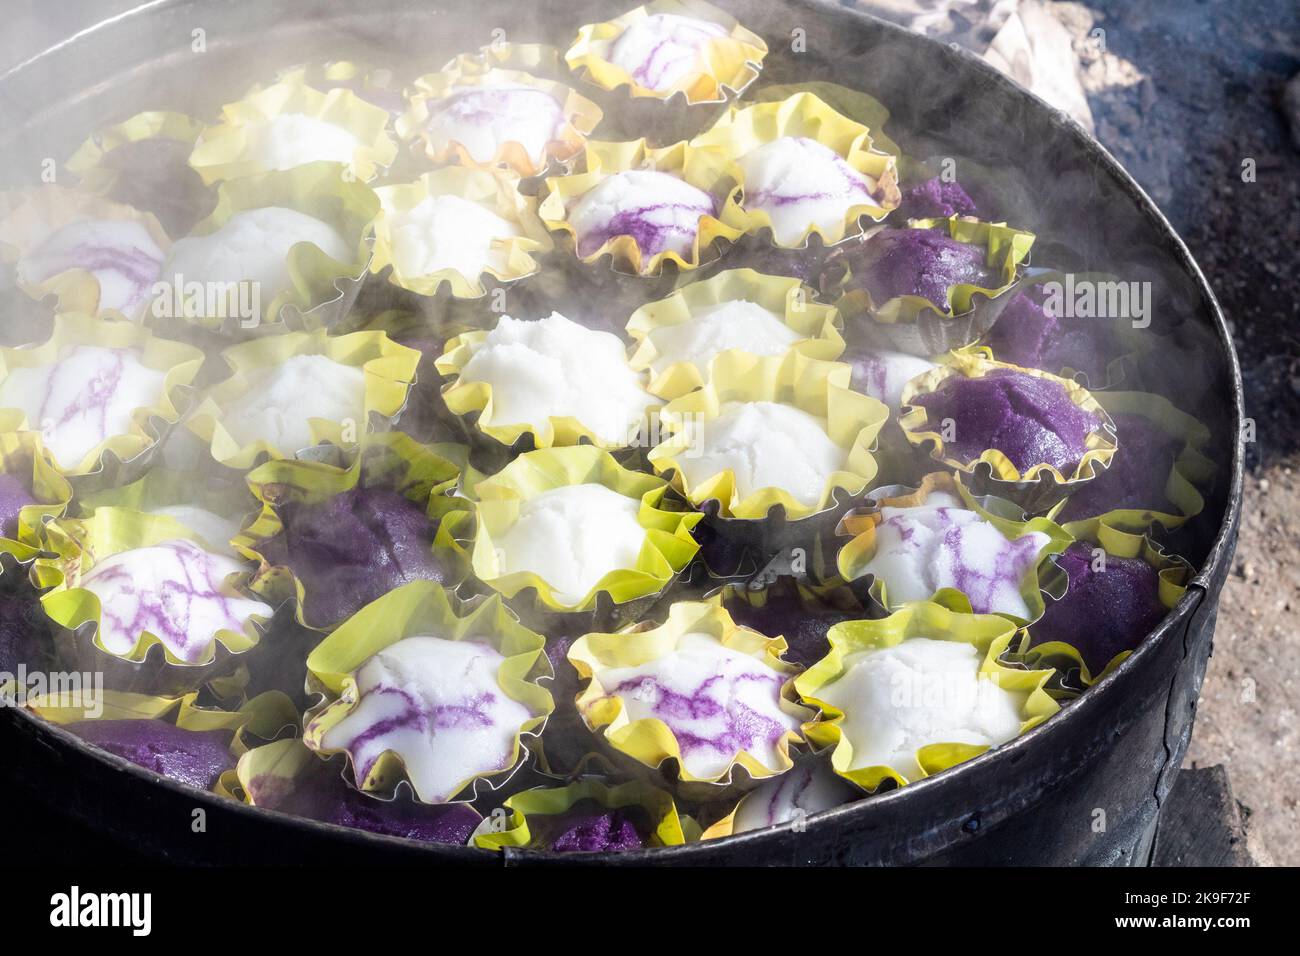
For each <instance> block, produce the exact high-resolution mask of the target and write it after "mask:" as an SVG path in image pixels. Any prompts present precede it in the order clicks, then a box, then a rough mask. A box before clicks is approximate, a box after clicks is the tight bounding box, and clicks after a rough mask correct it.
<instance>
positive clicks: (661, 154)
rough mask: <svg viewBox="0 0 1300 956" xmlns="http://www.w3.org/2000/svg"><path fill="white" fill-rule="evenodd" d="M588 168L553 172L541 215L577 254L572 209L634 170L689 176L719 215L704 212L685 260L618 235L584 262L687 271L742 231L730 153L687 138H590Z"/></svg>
mask: <svg viewBox="0 0 1300 956" xmlns="http://www.w3.org/2000/svg"><path fill="white" fill-rule="evenodd" d="M581 168H582V169H583V171H582V172H578V173H571V174H569V175H565V176H550V177H548V178H547V180H546V188H545V191H544V193H543V198H542V203H541V205H540V206H539V207H538V209H537V212H538V215H540V216H541V217H542V221H543V222H544V223H546V226H547V228H549V229H553V230H556V231H559V232H563V233H566V234H567V235H568V237H569V239H568V242H569V245H570V248H571V249H572V251H573V253H574V255H575V256H576V255H578V253H577V239H578V237H577V232H576V231H575V230H574V228H573V226H572V225H570V223H569V213H570V212H571V211H572V209H573V206H574V204H575V203H576V202H577V201H578V200H579V199H581V198H582V197H583V196H584V195H586V194H587V193H588V192H590V191H591V190H592V189H594V188H596V186H597V185H599V184H600V182H601V180H603V179H606V178H608V177H609V176H613V175H616V174H618V173H621V172H626V171H628V170H633V169H642V170H654V171H656V172H661V173H669V174H672V175H674V176H677V177H678V178H679V179H682V180H684V181H685V182H687V183H689V184H690V185H692V186H694V187H695V188H696V189H699V190H702V191H703V192H706V193H708V194H709V195H710V196H712V197H713V202H714V208H715V209H717V210H718V212H717V214H715V215H712V216H701V217H700V219H699V227H698V229H697V231H696V234H695V242H694V243H693V244H692V246H691V251H690V254H689V255H688V256H686V257H685V258H683V257H682V256H681V255H679V254H678V253H676V252H674V251H673V250H671V249H670V250H667V251H665V252H658V253H655V254H654V255H652V256H649V257H647V256H645V255H644V254H643V253H642V251H641V247H640V246H639V245H638V244H637V241H636V239H635V238H634V237H632V236H630V235H621V236H614V237H613V238H612V239H609V240H606V241H605V242H604V243H603V244H602V245H601V246H600V248H599V249H597V250H596V251H595V252H592V253H591V254H589V255H585V256H578V259H579V260H580V261H582V262H584V263H587V264H591V263H594V262H599V261H600V260H601V259H602V258H603V257H605V256H609V257H610V265H611V267H612V268H613V269H615V270H616V271H619V272H623V273H631V274H633V275H638V276H654V277H657V276H659V275H660V273H661V272H662V271H663V267H664V264H665V263H672V264H673V266H675V271H678V272H685V271H688V270H692V269H696V268H698V267H699V266H700V265H702V264H704V263H706V262H711V261H712V260H713V259H715V258H717V257H718V255H719V254H720V253H719V252H718V251H717V249H716V248H715V243H717V242H718V241H719V240H722V241H726V242H734V241H735V240H736V239H738V238H739V237H740V236H741V235H742V231H741V230H740V229H737V228H736V227H734V226H729V225H727V222H728V221H729V220H734V218H735V215H736V214H735V212H733V211H732V210H733V209H734V208H738V207H736V199H737V196H738V195H739V192H740V186H739V184H738V183H737V182H736V179H735V174H734V171H733V170H732V169H731V163H730V162H729V161H728V160H727V158H726V157H724V156H722V155H721V154H719V153H715V152H712V151H709V150H698V149H694V148H692V147H691V146H690V145H688V144H687V143H685V142H677V143H674V144H672V145H671V146H664V147H662V148H659V149H656V148H654V147H651V146H649V145H647V143H646V141H645V140H644V139H638V140H633V141H629V142H598V141H596V140H588V141H587V146H586V149H585V150H584V152H583V163H582V164H581Z"/></svg>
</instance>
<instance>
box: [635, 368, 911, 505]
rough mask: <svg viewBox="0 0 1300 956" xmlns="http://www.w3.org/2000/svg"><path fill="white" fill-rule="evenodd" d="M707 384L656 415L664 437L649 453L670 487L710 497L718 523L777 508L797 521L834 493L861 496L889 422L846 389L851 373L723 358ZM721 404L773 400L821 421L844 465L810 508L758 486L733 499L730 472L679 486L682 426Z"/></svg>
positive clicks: (696, 500)
mask: <svg viewBox="0 0 1300 956" xmlns="http://www.w3.org/2000/svg"><path fill="white" fill-rule="evenodd" d="M709 372H710V374H709V384H708V385H706V386H705V387H704V388H701V389H698V390H697V391H694V392H692V393H690V394H689V395H683V396H682V397H681V398H677V399H674V400H673V401H672V402H670V403H669V404H668V405H666V406H665V407H664V408H663V410H662V411H661V412H660V413H659V417H660V421H661V422H662V425H663V429H664V430H665V431H666V432H667V433H669V434H670V435H671V437H670V438H668V439H667V440H665V441H664V442H663V443H662V444H660V445H659V446H658V447H656V448H655V449H654V450H653V451H651V452H650V454H649V460H650V464H651V465H652V466H653V467H654V469H655V471H656V472H660V473H664V472H669V471H672V473H673V474H672V483H673V487H674V488H676V489H677V490H678V491H680V492H681V493H682V494H683V495H685V496H686V498H687V499H688V500H689V501H690V502H691V503H692V504H694V505H697V506H698V505H700V504H702V503H703V502H705V501H708V500H710V499H714V500H716V501H718V502H719V504H720V509H719V513H720V514H721V515H722V516H724V517H734V518H742V519H762V518H765V517H766V516H767V514H768V512H769V511H770V510H771V509H772V508H774V507H776V506H777V505H781V506H782V507H784V509H785V512H786V514H787V515H788V516H789V517H790V518H791V519H798V518H805V517H808V516H810V515H813V514H816V513H818V512H820V511H823V510H825V509H826V508H827V507H829V506H830V505H831V504H832V493H833V492H834V490H835V489H836V488H842V489H844V491H846V492H848V493H849V494H850V495H856V494H858V493H860V492H861V491H863V490H864V489H865V488H866V487H867V486H868V485H869V484H870V482H871V479H872V478H874V477H875V475H876V460H875V458H874V456H873V455H872V451H871V449H872V447H873V445H874V443H875V440H876V436H877V435H878V434H879V433H880V429H881V427H882V426H884V424H885V422H886V421H887V420H888V419H889V409H888V408H887V407H886V406H885V405H884V404H883V403H881V402H878V401H876V400H875V399H874V398H871V397H869V396H867V395H863V394H862V393H861V392H855V391H853V390H852V389H851V388H849V381H850V378H851V376H852V369H851V368H850V367H849V366H848V365H845V364H843V363H840V362H822V361H818V360H817V359H810V358H808V357H807V356H805V355H802V354H800V353H798V352H790V353H787V354H786V355H785V356H765V357H760V356H754V355H747V354H746V353H744V352H737V351H731V352H723V353H722V354H720V355H718V356H717V357H715V358H714V360H713V362H712V363H711V364H710V369H709ZM726 402H779V403H781V404H783V405H790V406H793V407H795V408H798V409H799V410H801V411H804V412H807V413H808V414H810V415H815V416H817V417H819V418H824V419H826V428H827V434H828V435H829V436H830V439H831V441H833V442H834V443H835V444H836V445H838V446H839V447H840V448H842V449H844V451H845V453H846V455H847V460H846V462H845V467H844V468H843V469H841V470H840V471H836V472H833V473H832V474H831V475H830V476H829V477H828V478H827V480H826V486H825V487H824V488H823V489H822V493H821V496H820V497H819V498H818V500H817V503H816V504H814V505H812V506H809V505H806V504H804V503H803V502H801V501H797V500H796V499H795V498H794V496H793V495H791V494H790V493H789V492H788V491H786V490H785V489H783V488H760V489H757V490H755V491H754V492H752V493H751V494H750V495H748V496H747V497H745V498H740V496H739V494H738V493H737V491H736V487H735V473H734V472H733V471H732V470H731V469H729V468H728V469H726V470H725V471H722V472H720V473H718V474H717V475H714V476H712V477H711V478H709V479H707V480H706V481H704V482H702V483H701V484H698V485H696V486H694V487H691V486H689V485H688V484H687V483H686V480H685V477H684V476H683V474H682V471H681V468H680V467H679V466H678V459H680V458H683V457H685V456H688V455H689V454H690V453H691V448H692V442H693V440H694V434H693V433H694V431H695V429H693V428H692V427H691V426H690V422H691V421H692V420H693V419H695V418H696V417H697V416H698V417H701V418H702V419H703V420H704V421H710V420H712V419H715V418H717V417H718V414H719V410H720V409H721V407H722V405H723V404H724V403H726Z"/></svg>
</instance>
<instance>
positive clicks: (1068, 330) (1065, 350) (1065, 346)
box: [980, 284, 1122, 388]
mask: <svg viewBox="0 0 1300 956" xmlns="http://www.w3.org/2000/svg"><path fill="white" fill-rule="evenodd" d="M1059 311H1061V310H1060V309H1055V308H1054V307H1053V306H1052V304H1051V300H1049V298H1048V295H1047V292H1046V290H1045V289H1044V288H1043V286H1042V284H1035V285H1030V286H1027V287H1026V288H1025V289H1023V290H1022V291H1020V292H1017V293H1016V294H1015V297H1014V298H1012V299H1011V300H1010V301H1009V302H1008V303H1007V304H1006V306H1005V307H1004V308H1003V309H1002V311H1001V312H1000V313H999V314H998V319H997V321H996V322H995V323H994V324H993V328H991V329H989V331H988V332H986V333H985V335H984V337H983V338H982V339H981V340H980V344H981V345H983V346H985V347H987V348H988V349H990V350H991V351H992V352H993V357H994V358H995V359H997V360H998V361H1000V362H1009V363H1011V364H1013V365H1021V366H1024V367H1026V368H1037V369H1042V370H1043V371H1045V372H1051V373H1052V374H1062V375H1065V374H1067V373H1069V374H1073V373H1082V374H1083V375H1085V376H1086V377H1087V381H1088V383H1089V385H1090V386H1091V387H1093V388H1100V387H1103V386H1105V385H1107V384H1108V383H1109V382H1110V380H1111V374H1110V370H1109V368H1108V366H1109V365H1110V363H1111V362H1112V361H1113V360H1114V359H1116V358H1118V357H1119V356H1120V351H1121V349H1122V346H1121V344H1120V342H1119V339H1118V334H1117V327H1116V325H1115V322H1114V320H1112V319H1105V318H1096V317H1089V318H1070V317H1068V316H1065V315H1058V314H1056V312H1059Z"/></svg>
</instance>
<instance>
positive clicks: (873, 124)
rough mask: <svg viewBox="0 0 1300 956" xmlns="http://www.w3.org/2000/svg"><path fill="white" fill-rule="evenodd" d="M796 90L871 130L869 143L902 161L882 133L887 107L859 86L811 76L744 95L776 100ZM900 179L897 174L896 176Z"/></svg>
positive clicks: (757, 99)
mask: <svg viewBox="0 0 1300 956" xmlns="http://www.w3.org/2000/svg"><path fill="white" fill-rule="evenodd" d="M800 93H811V94H812V95H813V96H815V97H817V98H818V99H819V100H821V101H822V102H823V103H825V104H826V105H827V106H829V107H830V108H831V109H832V110H834V111H835V112H836V113H838V114H839V115H841V116H844V117H847V118H848V119H849V120H851V121H852V122H854V123H859V124H861V125H862V126H865V127H866V128H867V129H869V130H871V140H872V144H873V146H874V147H875V148H876V149H877V150H879V151H880V152H883V153H889V154H891V155H893V156H896V157H898V158H899V161H900V162H901V161H903V160H904V157H903V150H902V148H901V147H900V146H899V145H898V144H897V143H896V142H894V141H893V140H892V139H891V138H890V137H889V136H888V135H886V133H885V123H887V122H888V121H889V115H890V114H889V108H888V107H887V106H885V104H884V103H882V102H880V100H878V99H876V98H875V97H874V96H871V95H869V94H867V93H863V92H862V91H861V90H852V89H849V88H848V87H847V86H840V85H839V84H838V83H827V82H826V81H824V80H811V81H809V82H807V83H768V84H765V85H763V86H760V87H759V88H758V89H756V90H754V91H753V92H752V93H750V95H749V96H748V97H747V99H749V100H750V101H752V102H754V103H779V102H781V101H783V100H788V99H790V97H792V96H798V95H799V94H800ZM896 180H901V177H896Z"/></svg>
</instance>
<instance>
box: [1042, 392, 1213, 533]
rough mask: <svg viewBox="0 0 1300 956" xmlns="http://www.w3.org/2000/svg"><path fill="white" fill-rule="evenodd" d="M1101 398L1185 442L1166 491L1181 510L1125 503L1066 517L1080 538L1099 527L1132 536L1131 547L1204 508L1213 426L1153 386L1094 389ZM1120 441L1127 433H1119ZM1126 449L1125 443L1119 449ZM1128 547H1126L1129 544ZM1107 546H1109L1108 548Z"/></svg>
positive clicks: (1114, 410) (1109, 407) (1114, 411)
mask: <svg viewBox="0 0 1300 956" xmlns="http://www.w3.org/2000/svg"><path fill="white" fill-rule="evenodd" d="M1093 397H1094V398H1095V399H1096V400H1097V404H1098V405H1100V406H1101V407H1102V408H1103V409H1105V410H1106V412H1107V414H1109V415H1141V416H1142V417H1143V418H1146V419H1147V420H1149V421H1150V422H1151V423H1152V424H1153V425H1155V426H1156V427H1157V428H1159V429H1160V430H1161V431H1163V432H1164V433H1165V434H1167V435H1170V436H1171V437H1173V438H1181V439H1182V440H1183V448H1182V450H1181V451H1180V452H1179V453H1178V455H1177V457H1175V459H1174V464H1173V467H1172V468H1171V469H1170V471H1169V478H1168V481H1166V483H1165V497H1166V498H1168V499H1169V503H1170V504H1172V505H1174V507H1176V508H1177V509H1178V510H1177V512H1176V513H1175V512H1167V511H1159V510H1155V509H1142V508H1121V509H1115V510H1111V511H1107V512H1105V513H1104V514H1100V515H1095V516H1092V517H1089V518H1081V519H1079V520H1076V521H1067V522H1065V523H1064V525H1063V527H1064V528H1065V530H1066V531H1067V532H1069V533H1070V534H1072V535H1073V536H1074V537H1076V538H1089V539H1091V538H1093V537H1094V536H1096V535H1097V534H1098V533H1099V530H1098V529H1099V528H1105V529H1106V533H1107V536H1108V537H1110V536H1112V535H1121V534H1122V535H1127V536H1128V537H1129V538H1131V539H1132V540H1131V542H1130V544H1129V546H1128V549H1131V548H1134V547H1136V546H1137V545H1138V544H1139V543H1140V542H1141V540H1142V538H1143V537H1144V535H1145V534H1146V532H1147V530H1148V529H1149V528H1150V527H1151V526H1152V525H1153V524H1158V525H1160V526H1161V527H1163V528H1164V529H1165V530H1166V531H1173V530H1175V529H1177V528H1180V527H1182V525H1184V524H1185V523H1186V522H1188V521H1189V520H1191V519H1192V518H1194V517H1196V515H1198V514H1200V513H1201V511H1202V510H1204V508H1205V499H1204V498H1203V497H1202V496H1201V492H1200V490H1199V488H1198V486H1202V487H1203V486H1204V485H1206V484H1207V483H1208V482H1209V481H1210V479H1211V478H1213V477H1214V472H1215V470H1216V467H1215V463H1214V461H1213V459H1211V458H1209V457H1207V456H1206V454H1205V449H1206V448H1207V447H1208V446H1209V444H1210V430H1209V429H1208V428H1206V427H1205V424H1204V423H1202V422H1200V421H1198V420H1197V419H1195V418H1193V417H1192V416H1191V415H1188V414H1187V413H1186V412H1183V411H1180V410H1179V409H1178V408H1176V407H1175V406H1174V405H1173V403H1172V402H1170V401H1169V399H1167V398H1165V397H1164V396H1163V395H1156V394H1153V393H1150V392H1095V393H1093ZM1118 440H1119V441H1120V442H1122V441H1123V436H1119V439H1118ZM1115 454H1117V455H1122V454H1124V451H1123V450H1122V449H1120V450H1117V451H1116V452H1115ZM1128 549H1126V550H1128ZM1107 550H1110V549H1109V548H1107Z"/></svg>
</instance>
